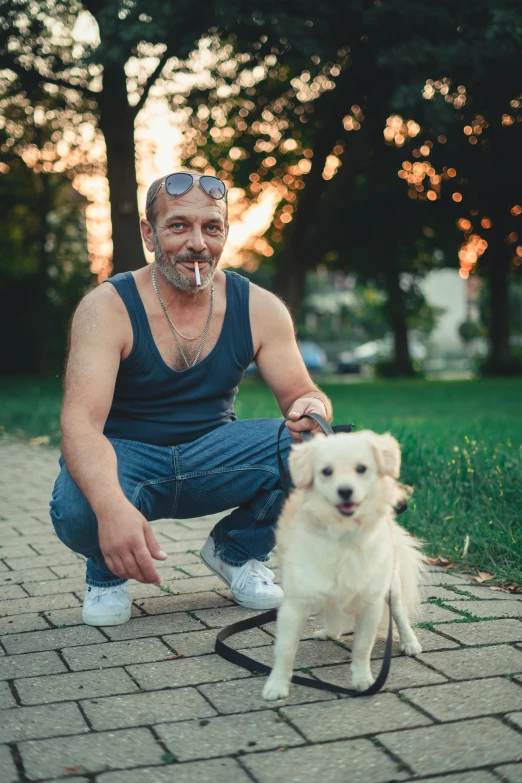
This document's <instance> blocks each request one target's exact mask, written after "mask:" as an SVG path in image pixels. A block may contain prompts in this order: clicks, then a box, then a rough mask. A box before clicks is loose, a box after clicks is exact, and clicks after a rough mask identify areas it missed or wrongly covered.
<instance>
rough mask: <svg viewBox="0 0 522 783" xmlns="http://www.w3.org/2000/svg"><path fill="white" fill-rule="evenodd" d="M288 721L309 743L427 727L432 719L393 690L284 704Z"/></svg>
mask: <svg viewBox="0 0 522 783" xmlns="http://www.w3.org/2000/svg"><path fill="white" fill-rule="evenodd" d="M285 714H286V715H287V716H288V718H289V719H290V720H291V722H292V723H293V724H294V725H295V726H297V728H298V729H299V730H300V731H301V732H302V733H303V734H304V735H305V737H306V738H307V739H308V740H310V741H312V742H324V741H326V740H333V739H348V738H349V737H357V736H360V735H363V734H375V733H377V732H379V731H387V730H389V729H390V727H393V728H394V729H395V728H396V729H400V728H410V727H413V726H426V725H427V724H430V723H431V721H430V719H429V718H427V717H426V716H425V715H421V713H420V712H418V711H417V710H416V709H414V708H413V707H411V706H410V705H408V704H405V703H403V702H402V701H401V700H400V699H399V697H398V696H396V695H395V694H393V693H379V694H377V695H376V696H374V697H372V698H371V699H353V698H349V697H347V698H344V699H341V700H340V701H335V702H327V703H323V704H306V705H303V706H300V707H288V708H287V707H285Z"/></svg>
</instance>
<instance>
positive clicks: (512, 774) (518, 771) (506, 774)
mask: <svg viewBox="0 0 522 783" xmlns="http://www.w3.org/2000/svg"><path fill="white" fill-rule="evenodd" d="M495 772H497V773H498V774H499V775H500V776H501V780H502V783H522V763H521V762H520V761H519V763H518V764H504V765H503V766H501V767H497V768H496V769H495Z"/></svg>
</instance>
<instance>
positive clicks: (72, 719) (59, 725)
mask: <svg viewBox="0 0 522 783" xmlns="http://www.w3.org/2000/svg"><path fill="white" fill-rule="evenodd" d="M86 731H89V727H88V726H87V724H86V722H85V720H84V718H83V716H82V714H81V712H80V710H79V709H78V707H77V705H76V704H48V705H45V706H39V707H17V708H16V709H14V710H4V711H3V712H0V742H19V741H20V740H28V739H44V738H47V737H57V736H61V735H64V734H79V733H80V732H86Z"/></svg>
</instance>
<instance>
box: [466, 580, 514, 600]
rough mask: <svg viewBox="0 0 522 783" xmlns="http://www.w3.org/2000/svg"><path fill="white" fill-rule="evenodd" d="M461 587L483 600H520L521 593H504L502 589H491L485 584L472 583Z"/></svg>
mask: <svg viewBox="0 0 522 783" xmlns="http://www.w3.org/2000/svg"><path fill="white" fill-rule="evenodd" d="M462 589H463V590H465V591H466V593H470V594H471V595H472V596H474V597H475V598H480V599H481V600H483V601H522V593H504V592H503V591H502V590H493V589H492V588H491V587H488V586H487V585H481V586H475V587H474V586H473V583H472V584H471V585H466V587H463V588H462Z"/></svg>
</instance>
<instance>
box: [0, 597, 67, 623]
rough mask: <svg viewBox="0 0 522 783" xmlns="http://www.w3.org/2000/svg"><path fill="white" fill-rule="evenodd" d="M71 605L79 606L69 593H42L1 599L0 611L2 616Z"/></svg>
mask: <svg viewBox="0 0 522 783" xmlns="http://www.w3.org/2000/svg"><path fill="white" fill-rule="evenodd" d="M72 606H79V601H78V599H77V598H76V597H75V596H74V595H72V594H71V593H64V594H63V595H44V596H40V597H38V598H18V599H17V598H15V599H14V600H12V601H2V606H1V608H0V612H1V613H2V615H3V616H4V617H6V616H7V617H9V616H11V615H19V614H28V613H29V612H43V611H47V610H49V611H50V610H52V609H63V608H65V607H67V608H69V607H72Z"/></svg>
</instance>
